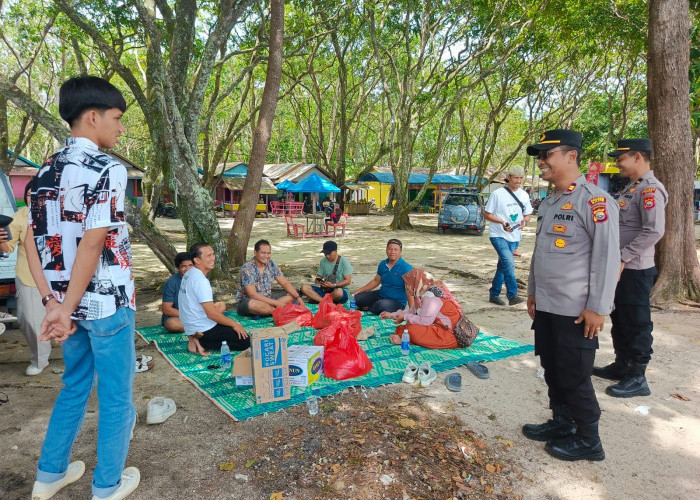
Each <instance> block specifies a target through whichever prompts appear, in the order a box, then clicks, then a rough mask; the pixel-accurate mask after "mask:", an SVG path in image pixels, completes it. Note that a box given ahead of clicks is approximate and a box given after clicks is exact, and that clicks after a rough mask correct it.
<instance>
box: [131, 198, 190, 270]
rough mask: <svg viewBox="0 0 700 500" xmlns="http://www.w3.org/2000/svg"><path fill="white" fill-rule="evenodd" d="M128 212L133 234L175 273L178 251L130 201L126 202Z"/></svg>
mask: <svg viewBox="0 0 700 500" xmlns="http://www.w3.org/2000/svg"><path fill="white" fill-rule="evenodd" d="M124 209H125V210H126V221H127V222H128V223H129V224H130V225H131V234H132V236H135V237H137V238H139V239H140V240H141V241H142V242H143V243H145V244H146V245H148V248H150V249H151V251H153V253H154V254H155V256H156V257H158V260H160V262H161V263H162V264H163V265H164V266H165V267H166V268H168V271H170V272H171V273H173V274H174V273H175V272H176V271H177V268H176V267H175V255H176V254H177V250H176V249H175V247H174V246H173V245H172V243H170V240H168V239H167V238H165V237H163V234H162V233H161V232H160V231H158V228H157V227H156V226H155V225H154V224H153V222H151V220H150V219H149V218H148V215H147V214H146V213H145V212H143V211H141V210H138V209H137V208H136V206H134V204H133V203H132V202H131V201H130V200H125V201H124Z"/></svg>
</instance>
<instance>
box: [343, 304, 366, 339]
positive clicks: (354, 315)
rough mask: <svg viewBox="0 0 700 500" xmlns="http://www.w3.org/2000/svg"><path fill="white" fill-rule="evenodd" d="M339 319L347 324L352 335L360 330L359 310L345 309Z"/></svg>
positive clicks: (354, 335) (360, 317)
mask: <svg viewBox="0 0 700 500" xmlns="http://www.w3.org/2000/svg"><path fill="white" fill-rule="evenodd" d="M340 319H341V320H342V321H345V322H346V323H347V324H348V331H349V332H350V333H351V334H352V336H353V337H357V334H358V333H360V330H362V322H361V319H362V313H361V312H360V311H346V310H345V309H343V312H342V313H341V315H340Z"/></svg>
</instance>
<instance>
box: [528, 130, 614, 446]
mask: <svg viewBox="0 0 700 500" xmlns="http://www.w3.org/2000/svg"><path fill="white" fill-rule="evenodd" d="M581 139H582V137H581V134H580V133H579V132H575V131H573V130H565V129H556V130H549V131H547V132H545V133H544V134H542V136H541V137H540V140H539V142H538V143H537V144H533V145H531V146H529V147H528V148H527V153H528V154H529V155H531V156H537V164H538V167H539V169H540V172H541V175H542V179H544V180H546V181H549V182H551V183H552V184H553V185H554V191H553V192H552V194H550V195H549V196H548V197H547V198H546V199H545V200H544V201H543V202H542V204H541V205H540V207H539V211H538V215H537V238H536V240H535V250H534V253H533V256H532V260H531V262H530V277H529V281H528V291H527V293H528V297H527V309H528V313H529V315H530V317H531V318H532V319H533V329H534V330H535V354H536V355H539V357H540V364H541V365H542V368H544V379H545V382H546V383H547V387H548V395H549V406H550V408H551V409H552V413H553V418H552V419H550V420H549V421H547V422H546V423H544V424H540V425H536V424H526V425H524V426H523V434H525V436H526V437H528V438H530V439H534V440H537V441H546V442H547V445H546V447H545V449H546V450H547V451H548V452H549V453H550V454H551V455H552V456H554V457H556V458H559V459H563V460H603V459H604V458H605V452H604V451H603V445H602V443H601V442H600V437H599V436H598V420H599V418H600V407H599V406H598V401H597V400H596V396H595V392H594V390H593V384H592V383H591V370H592V369H593V362H594V359H595V351H596V349H597V348H598V333H599V332H600V330H601V329H602V328H603V322H604V319H605V315H607V314H610V312H611V311H612V308H613V299H614V294H615V284H616V282H617V276H618V273H619V269H620V251H619V234H618V207H617V203H615V200H614V199H613V198H611V197H610V196H609V195H608V194H607V193H605V192H604V191H603V190H601V189H600V188H598V187H597V186H595V185H593V184H590V183H589V182H587V181H586V178H585V177H584V176H583V175H581V172H580V171H579V165H580V161H581V160H580V158H581Z"/></svg>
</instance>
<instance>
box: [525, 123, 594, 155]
mask: <svg viewBox="0 0 700 500" xmlns="http://www.w3.org/2000/svg"><path fill="white" fill-rule="evenodd" d="M582 143H583V136H582V135H581V132H576V131H575V130H569V129H565V128H556V129H554V130H547V131H546V132H545V133H544V134H542V135H541V136H540V140H539V141H538V142H537V144H532V145H530V146H528V147H527V154H528V155H530V156H537V155H538V154H539V152H540V151H547V150H548V149H552V148H556V147H557V146H571V147H574V148H577V149H581V145H582Z"/></svg>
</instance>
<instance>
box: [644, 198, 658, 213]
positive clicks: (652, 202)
mask: <svg viewBox="0 0 700 500" xmlns="http://www.w3.org/2000/svg"><path fill="white" fill-rule="evenodd" d="M655 206H656V199H655V198H654V195H653V194H649V195H646V196H645V197H644V208H645V209H647V210H651V209H652V208H654V207H655Z"/></svg>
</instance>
